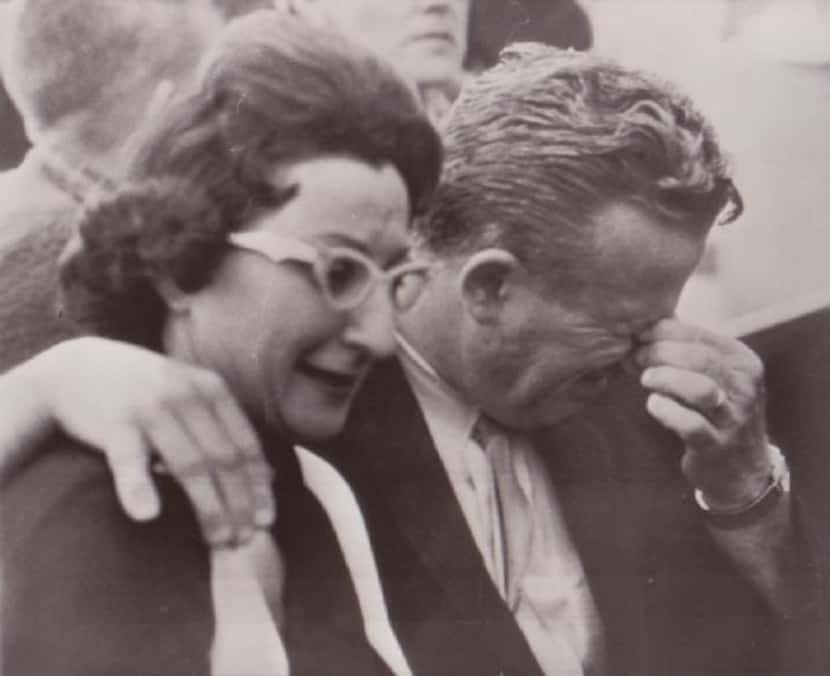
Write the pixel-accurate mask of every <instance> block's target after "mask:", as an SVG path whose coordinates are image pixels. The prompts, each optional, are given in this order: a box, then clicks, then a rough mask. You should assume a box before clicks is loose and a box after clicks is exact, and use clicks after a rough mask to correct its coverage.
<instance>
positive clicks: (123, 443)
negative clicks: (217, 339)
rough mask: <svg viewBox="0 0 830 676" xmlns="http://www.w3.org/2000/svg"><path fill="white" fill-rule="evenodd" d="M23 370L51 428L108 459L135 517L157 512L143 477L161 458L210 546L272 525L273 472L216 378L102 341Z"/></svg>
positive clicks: (66, 346)
mask: <svg viewBox="0 0 830 676" xmlns="http://www.w3.org/2000/svg"><path fill="white" fill-rule="evenodd" d="M21 368H28V369H29V370H30V376H29V380H30V381H31V384H32V386H34V387H35V388H37V389H36V396H37V397H38V398H39V399H40V400H41V401H43V402H45V403H46V404H47V410H48V415H49V417H50V418H51V420H52V422H54V423H56V424H58V425H60V427H62V428H63V430H64V431H65V432H66V433H67V434H68V435H69V436H71V437H74V438H76V439H78V440H79V441H82V442H84V443H86V444H88V445H90V446H93V447H95V448H98V449H100V450H101V451H103V452H104V453H105V455H106V457H107V462H108V463H109V466H110V468H111V469H112V473H113V477H114V480H115V487H116V491H117V493H118V497H119V500H120V502H121V504H122V505H123V507H124V509H125V511H126V512H127V513H128V514H129V515H130V516H131V517H132V518H134V519H137V520H147V519H152V518H154V517H155V516H156V515H157V514H158V513H159V511H160V508H161V506H160V504H159V495H158V492H157V491H156V489H155V486H154V484H153V479H152V477H151V473H150V461H151V457H152V456H153V455H158V456H160V458H161V459H162V461H163V463H164V467H165V468H166V470H165V471H167V472H169V473H170V474H171V475H173V476H174V477H175V478H176V479H177V480H178V481H179V483H180V484H181V486H182V487H183V489H184V490H185V491H186V493H187V495H188V497H189V498H190V501H191V502H192V504H193V507H194V509H195V511H196V513H197V515H198V517H199V520H200V523H201V526H202V530H203V533H204V536H205V538H206V539H207V540H208V542H209V543H210V544H212V545H227V544H231V543H238V542H244V541H246V540H248V539H249V538H250V536H251V535H252V534H253V530H254V528H256V527H266V526H268V525H270V524H271V523H272V522H273V519H274V512H275V508H274V503H273V498H272V492H271V469H270V466H269V465H268V464H267V463H266V461H265V459H264V457H263V454H262V449H261V447H260V444H259V441H258V439H257V436H256V433H255V432H254V429H253V427H252V426H251V424H250V422H249V421H248V420H247V418H246V417H245V415H244V414H243V413H242V411H241V410H240V408H239V406H238V404H237V403H236V401H235V400H234V398H233V397H232V396H231V394H230V392H229V391H228V389H227V387H226V386H225V384H224V382H223V381H222V379H221V378H220V377H219V376H218V375H216V374H215V373H213V372H211V371H207V370H204V369H201V368H196V367H194V366H190V365H187V364H183V363H179V362H176V361H173V360H172V359H169V358H167V357H164V356H161V355H159V354H156V353H155V352H151V351H149V350H145V349H142V348H139V347H136V346H133V345H128V344H126V343H119V342H115V341H110V340H105V339H101V338H80V339H76V340H71V341H67V342H65V343H62V344H60V345H57V346H55V347H53V348H51V349H50V350H47V351H46V352H44V353H43V354H41V355H39V356H38V357H36V358H35V359H33V360H32V361H31V362H30V365H29V366H25V365H24V366H23V367H21Z"/></svg>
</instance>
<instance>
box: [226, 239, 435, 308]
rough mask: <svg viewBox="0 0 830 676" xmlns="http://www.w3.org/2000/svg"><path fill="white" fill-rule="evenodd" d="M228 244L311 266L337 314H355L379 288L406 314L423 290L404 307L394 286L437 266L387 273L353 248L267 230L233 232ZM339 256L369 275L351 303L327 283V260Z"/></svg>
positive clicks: (406, 265) (408, 265) (409, 265)
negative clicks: (346, 312) (353, 311)
mask: <svg viewBox="0 0 830 676" xmlns="http://www.w3.org/2000/svg"><path fill="white" fill-rule="evenodd" d="M226 241H227V242H228V243H229V244H231V245H232V246H234V247H236V248H238V249H241V250H243V251H249V252H251V253H254V254H258V255H260V256H262V257H263V258H266V259H267V260H269V261H271V262H272V263H277V264H278V263H283V262H286V261H295V262H297V263H303V264H304V265H307V266H308V267H309V268H310V269H311V271H312V275H313V277H314V281H315V283H316V284H317V286H318V288H319V289H320V291H321V292H322V294H323V297H324V298H325V299H326V301H327V302H328V303H329V305H330V306H331V307H332V308H333V309H334V310H337V311H342V312H345V311H350V310H354V309H356V308H358V307H360V306H361V305H363V304H364V303H365V302H366V301H367V300H368V299H369V297H370V296H371V295H372V293H373V292H374V291H375V289H376V288H377V287H378V285H379V284H384V285H385V286H386V288H387V290H388V293H389V299H390V302H391V304H392V307H393V308H394V309H395V310H396V311H398V312H405V311H406V310H408V309H409V308H411V307H412V305H413V304H414V303H415V301H416V300H417V299H418V296H419V295H420V289H419V290H418V293H417V294H415V295H414V296H413V298H412V300H411V302H409V303H406V304H403V305H402V304H401V303H400V302H398V301H397V300H396V297H395V294H394V292H393V282H395V281H396V280H398V279H402V278H403V277H405V276H406V275H411V274H420V275H422V276H424V277H425V276H426V274H427V273H428V272H429V271H430V270H431V269H432V268H433V264H432V263H429V262H426V261H404V262H403V263H399V264H398V265H395V266H394V267H392V268H391V269H389V270H384V269H382V268H381V267H380V266H379V265H378V264H377V263H376V262H375V261H374V260H372V259H371V258H370V257H368V256H366V255H365V254H363V253H362V252H360V251H358V250H356V249H353V248H351V247H347V246H325V247H318V246H315V245H313V244H311V243H309V242H306V241H303V240H301V239H299V238H296V237H286V236H285V235H277V234H276V233H272V232H269V231H267V230H244V231H238V232H231V233H229V234H228V236H227V238H226ZM335 256H343V257H345V258H348V259H351V260H353V261H358V262H360V263H361V264H362V265H364V266H365V268H366V269H367V270H368V272H369V276H368V281H367V282H366V284H365V288H364V289H363V291H361V292H360V293H359V294H357V295H356V297H355V298H354V299H351V300H349V301H347V302H344V301H342V300H338V299H337V298H335V297H334V296H333V295H332V293H331V290H330V289H329V286H328V284H327V283H326V277H325V270H324V269H323V267H322V266H323V265H325V264H326V261H327V260H331V259H332V258H333V257H335Z"/></svg>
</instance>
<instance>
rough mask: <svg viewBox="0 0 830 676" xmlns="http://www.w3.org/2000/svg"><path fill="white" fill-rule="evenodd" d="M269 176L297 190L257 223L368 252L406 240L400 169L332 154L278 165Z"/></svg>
mask: <svg viewBox="0 0 830 676" xmlns="http://www.w3.org/2000/svg"><path fill="white" fill-rule="evenodd" d="M271 180H273V181H274V182H275V183H277V184H278V185H279V186H280V187H286V186H295V187H296V195H295V196H294V197H293V198H291V199H290V200H288V201H287V202H286V203H285V204H283V205H282V206H280V207H278V208H275V209H270V210H267V211H265V212H263V213H262V214H261V215H260V216H258V217H257V219H256V220H255V222H254V223H252V224H251V227H253V228H268V229H271V230H273V231H274V232H278V233H280V234H283V235H293V236H296V237H302V238H303V239H313V240H316V241H320V242H321V243H327V244H333V245H341V246H351V247H352V248H359V249H364V250H365V251H367V252H370V253H371V252H372V251H375V250H383V249H388V248H390V247H392V248H394V247H398V248H400V247H401V246H405V245H406V243H407V241H408V227H407V226H408V220H409V198H408V193H407V190H406V186H405V184H404V181H403V179H402V178H401V176H400V174H399V173H398V171H397V170H396V169H395V168H394V167H392V166H391V165H388V164H387V165H380V166H377V167H375V166H372V165H370V164H368V163H367V162H364V161H362V160H358V159H354V158H349V157H341V156H329V157H320V158H316V159H311V160H305V161H302V162H298V163H296V164H294V165H292V166H290V167H286V168H280V169H275V170H274V172H273V174H272V176H271Z"/></svg>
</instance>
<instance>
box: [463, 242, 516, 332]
mask: <svg viewBox="0 0 830 676" xmlns="http://www.w3.org/2000/svg"><path fill="white" fill-rule="evenodd" d="M517 266H518V261H517V260H516V257H515V256H514V255H513V254H512V253H510V252H509V251H506V250H505V249H484V250H482V251H477V252H476V253H474V254H473V255H472V256H470V258H469V259H468V260H467V262H466V263H465V264H464V267H463V268H462V269H461V273H460V275H459V282H460V284H461V297H462V298H463V300H464V307H465V308H466V309H467V311H468V312H469V313H470V315H471V316H472V317H473V318H474V319H475V320H476V321H478V322H480V323H482V324H487V323H492V322H494V321H496V319H497V318H498V316H499V315H500V313H501V310H502V308H503V306H504V304H505V302H506V301H507V299H508V298H509V296H510V285H511V283H512V280H511V278H512V275H513V273H514V272H515V270H516V267H517Z"/></svg>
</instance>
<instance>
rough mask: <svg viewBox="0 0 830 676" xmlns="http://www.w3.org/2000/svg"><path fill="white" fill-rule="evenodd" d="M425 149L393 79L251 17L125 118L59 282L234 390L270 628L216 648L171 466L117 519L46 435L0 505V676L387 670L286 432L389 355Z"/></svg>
mask: <svg viewBox="0 0 830 676" xmlns="http://www.w3.org/2000/svg"><path fill="white" fill-rule="evenodd" d="M440 155H441V153H440V142H439V140H438V138H437V136H436V134H435V132H434V131H433V129H432V127H431V126H430V125H429V123H428V121H427V120H426V118H425V116H424V115H423V114H422V113H421V111H420V108H419V106H418V103H417V101H416V99H415V97H414V95H413V94H412V92H411V91H410V89H409V88H408V87H407V86H406V85H405V84H404V83H402V82H401V81H400V80H399V79H398V78H397V77H396V76H395V75H394V74H393V73H392V72H391V70H389V69H388V68H387V67H385V66H384V65H382V64H381V63H380V62H379V61H377V60H376V59H375V58H374V57H372V56H371V55H369V54H368V53H367V52H364V51H361V50H359V49H357V48H355V47H354V46H352V45H350V44H348V43H347V42H345V41H344V40H343V39H342V38H338V37H337V36H336V35H334V34H330V33H326V32H323V31H318V30H315V29H312V28H310V27H308V26H307V25H304V24H302V23H301V22H298V21H296V20H293V19H291V18H288V17H281V16H280V15H278V14H277V13H274V12H260V13H256V14H252V15H250V16H248V17H246V18H244V19H241V20H239V21H237V22H236V23H235V24H233V25H232V26H231V27H230V28H229V29H227V31H226V32H225V34H224V36H223V38H222V40H221V41H220V43H219V45H218V46H217V48H216V50H215V52H214V53H213V54H212V55H211V58H210V59H209V61H208V65H207V69H206V71H205V74H204V76H203V78H202V80H201V83H200V85H199V87H198V90H197V91H196V92H194V93H193V94H192V95H190V96H187V97H184V98H183V99H182V100H181V101H178V102H177V103H175V104H173V105H172V106H170V108H169V109H168V110H165V111H164V112H162V113H161V114H160V115H159V117H158V119H156V120H154V121H151V122H150V124H148V129H146V130H145V135H144V137H143V140H142V142H141V144H140V148H139V150H138V153H137V156H136V158H135V160H134V161H133V163H132V171H131V172H130V179H129V180H128V181H127V182H126V183H125V184H124V185H123V186H121V187H120V188H119V189H118V190H116V191H115V193H114V194H112V195H108V196H106V197H105V198H103V199H102V200H101V202H100V203H99V204H97V205H94V206H92V207H90V208H89V209H88V210H87V212H86V214H85V215H84V216H83V218H82V219H81V222H80V223H79V230H80V238H79V239H80V243H79V245H78V246H77V247H76V248H75V249H74V250H73V251H71V252H69V254H68V255H67V256H66V258H65V260H64V262H63V268H62V284H63V290H64V294H65V299H66V306H67V308H68V310H69V312H70V313H71V314H72V315H73V316H74V317H75V318H76V319H78V321H79V322H80V323H81V324H82V325H83V326H85V327H86V328H88V329H91V330H93V331H95V332H97V333H99V334H101V335H105V336H109V337H113V338H118V339H121V340H128V341H130V342H133V343H136V344H139V345H142V346H144V347H147V348H150V349H154V350H159V351H164V352H165V353H167V354H169V355H170V356H173V357H176V358H178V359H181V360H185V361H188V362H191V363H193V364H196V365H199V366H204V367H209V368H211V369H213V370H215V371H217V372H218V373H219V374H220V376H221V377H222V378H223V379H224V381H225V382H226V383H227V384H228V385H229V387H230V390H231V392H232V393H233V394H234V396H235V397H237V399H238V400H239V401H241V402H242V403H243V407H244V409H245V413H246V414H247V415H248V416H249V417H250V418H251V419H252V420H253V421H254V425H255V427H256V429H257V432H258V434H259V442H260V443H261V444H262V446H263V448H264V449H265V451H266V457H267V459H268V462H269V464H270V465H271V466H272V467H273V469H274V471H275V474H276V479H275V481H274V490H275V493H276V494H277V495H278V496H279V504H280V514H281V516H280V519H279V521H278V523H277V525H276V526H275V527H274V529H273V530H272V531H271V536H272V538H273V542H274V543H275V544H276V545H277V546H278V549H279V552H280V553H281V554H282V555H283V557H284V561H285V570H286V592H285V598H284V603H285V606H284V618H283V621H284V626H283V631H282V632H281V636H282V641H280V637H278V636H276V635H274V636H270V637H269V636H266V635H263V634H262V625H261V622H260V623H259V624H257V623H254V624H251V625H250V626H245V627H243V629H244V630H245V632H248V633H249V635H248V636H247V640H246V636H245V635H243V636H242V637H241V641H242V642H241V643H240V642H238V641H237V642H236V643H233V642H231V643H225V642H224V641H225V640H226V637H227V636H228V634H226V633H225V629H227V628H228V627H229V626H230V628H231V629H233V628H234V624H236V628H237V629H239V623H240V622H246V621H247V619H246V618H248V619H250V615H246V614H245V612H244V611H245V610H246V609H243V612H241V613H239V612H237V614H234V612H235V611H234V609H231V611H227V610H226V609H225V607H224V606H222V605H221V604H220V601H221V600H222V598H223V594H224V595H226V596H228V597H230V600H231V601H234V599H236V600H238V599H239V598H241V597H247V596H248V595H249V594H248V592H249V591H250V590H249V587H250V582H251V581H250V578H249V577H246V575H245V574H244V571H243V574H242V575H239V576H236V572H237V571H238V566H239V565H240V562H239V561H237V560H234V559H233V558H232V557H228V556H223V555H219V556H218V557H214V558H213V559H212V560H211V559H210V556H209V553H208V550H207V549H206V547H205V545H203V544H202V542H201V536H200V534H199V532H198V531H199V528H198V524H197V523H196V520H195V516H194V515H193V513H192V511H191V509H190V507H189V506H188V504H187V499H186V497H185V496H184V495H183V494H182V493H181V492H180V489H178V488H177V487H176V485H174V482H173V480H172V479H169V478H168V479H164V478H162V479H161V486H162V488H161V490H162V493H163V494H164V505H165V507H164V512H163V514H162V516H161V517H160V518H159V519H157V520H156V521H154V522H152V523H150V524H135V523H132V522H130V521H129V520H128V519H127V518H126V517H125V516H124V515H123V514H122V512H121V511H120V508H119V507H118V505H117V500H116V496H115V493H114V491H113V490H112V488H111V487H110V486H109V484H110V483H111V480H110V478H109V477H108V475H107V472H106V468H105V465H104V464H103V463H102V462H101V461H100V460H99V459H98V458H97V457H96V456H95V455H93V454H86V453H79V452H78V451H79V445H78V444H76V443H75V442H72V441H70V440H69V439H68V438H67V437H66V436H64V435H62V434H59V433H55V434H52V435H50V436H49V438H47V439H45V440H43V441H42V442H41V444H40V449H39V451H43V452H38V453H37V456H38V458H37V459H36V460H34V461H33V462H31V463H29V464H27V465H25V466H23V467H22V468H20V469H19V471H17V472H16V473H15V474H14V475H13V476H12V477H11V478H10V479H9V481H8V482H7V484H6V486H5V489H4V492H3V496H2V508H3V509H2V520H3V529H2V532H3V538H4V543H3V553H4V560H3V569H4V570H3V582H4V584H3V624H4V627H3V628H4V632H3V651H2V659H3V661H4V667H5V673H9V674H15V675H19V676H25V675H27V674H31V675H33V676H34V675H37V676H49V675H50V674H55V675H58V674H60V675H61V676H68V675H74V674H78V675H79V676H80V675H81V674H84V676H90V675H95V674H101V675H103V674H107V675H111V674H142V675H147V674H165V675H170V674H187V675H189V676H190V675H199V674H210V673H221V674H225V673H247V674H259V673H262V672H265V673H269V674H271V673H279V672H281V671H283V670H284V668H285V665H284V662H283V660H284V656H283V655H282V654H281V651H282V645H283V643H284V648H285V650H286V652H287V654H288V662H289V663H290V665H291V673H293V674H303V673H307V674H317V673H332V672H333V671H334V672H336V673H354V674H369V673H375V672H378V673H387V670H388V667H387V666H386V664H385V663H384V659H381V657H380V656H379V655H378V654H377V653H376V652H375V649H374V648H373V646H374V647H378V645H379V644H378V639H377V635H375V634H371V632H370V633H369V635H368V636H367V635H366V634H364V631H363V628H362V624H363V623H366V621H367V618H366V616H365V610H366V607H365V601H366V595H365V594H362V593H361V590H360V589H359V588H356V587H355V586H354V584H353V582H352V579H351V578H350V571H349V566H350V561H349V556H350V554H349V552H348V551H346V552H345V553H344V551H342V550H341V549H340V547H339V546H338V541H337V535H338V534H336V533H335V529H334V528H333V526H332V525H331V524H330V523H329V514H330V513H328V514H327V512H326V506H325V505H324V504H321V502H320V501H319V500H318V498H317V497H316V496H315V494H314V493H313V492H312V491H311V490H310V489H309V487H307V486H306V485H305V484H304V474H303V472H304V469H303V468H304V467H307V466H308V464H309V463H311V464H313V463H315V462H322V461H319V459H316V460H315V459H314V458H311V457H310V456H309V454H308V453H307V452H302V451H298V450H295V449H294V448H293V447H292V445H291V444H292V442H293V441H297V440H299V441H305V442H315V441H319V440H322V439H324V438H326V437H329V436H331V435H333V434H335V433H337V432H338V430H339V429H340V427H341V426H342V424H343V422H344V420H345V416H346V414H347V412H348V408H349V404H350V402H351V398H352V396H353V394H354V392H355V390H356V389H357V387H359V385H360V383H361V381H362V379H363V377H364V376H365V374H366V372H367V370H368V368H369V366H370V364H371V363H372V361H374V360H375V359H378V358H380V357H383V356H386V355H387V354H389V353H390V352H391V350H392V347H393V339H392V321H393V312H394V311H395V310H405V309H406V308H407V306H408V305H409V304H411V303H412V302H413V301H414V299H415V297H416V295H417V291H418V280H419V277H420V276H422V275H423V274H425V272H426V270H425V268H424V266H422V265H420V264H416V263H412V262H406V254H407V225H408V222H409V220H410V219H411V218H412V217H413V216H414V215H417V213H418V212H419V210H420V208H421V207H422V205H423V204H424V202H425V200H426V199H427V198H428V196H429V195H430V193H431V191H432V189H433V188H434V186H435V184H436V182H437V179H438V172H439V168H440ZM91 366H92V367H94V365H91ZM190 432H191V433H192V434H194V435H198V434H199V433H200V432H199V430H198V429H195V428H194V429H192V430H190ZM200 441H201V442H204V443H206V444H207V445H208V446H209V447H211V448H214V449H216V452H217V454H221V453H222V447H223V446H224V445H225V444H226V443H229V442H228V440H227V439H225V438H219V437H217V438H213V439H200ZM174 443H175V441H174ZM181 443H182V444H185V445H186V444H188V443H190V441H189V440H187V439H182V440H181ZM303 463H305V464H303ZM167 470H168V471H169V472H171V473H173V474H175V473H176V472H177V468H175V467H170V468H167ZM338 518H339V517H338ZM217 568H221V570H222V571H224V572H226V573H227V574H228V575H234V577H233V578H226V579H224V580H222V579H218V577H217ZM211 576H213V577H211ZM231 584H234V585H236V584H238V585H240V586H239V587H233V588H230V585H231ZM246 584H247V585H248V587H245V586H244V585H246ZM211 586H213V588H211ZM243 587H244V588H243ZM228 592H230V593H228ZM263 608H264V606H262V607H260V608H259V611H260V614H259V619H260V620H261V619H262V616H263ZM247 610H250V608H248V609H247ZM272 610H274V611H276V610H278V609H272ZM236 611H239V609H238V608H237V609H236ZM361 611H363V614H361ZM228 612H230V614H228ZM255 625H256V626H255ZM257 632H258V633H257ZM252 636H255V637H256V639H257V640H251V639H252ZM378 650H381V652H383V653H384V658H385V659H386V660H387V662H391V661H393V660H394V659H395V657H396V655H394V654H393V655H392V657H391V658H390V657H389V653H388V651H386V648H384V647H378ZM240 651H242V652H247V654H239V652H240ZM256 651H261V655H258V654H256ZM385 651H386V652H385ZM252 652H253V653H254V654H251V653H252ZM246 659H247V661H246ZM402 670H405V665H404V666H403V667H402Z"/></svg>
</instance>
